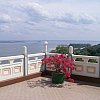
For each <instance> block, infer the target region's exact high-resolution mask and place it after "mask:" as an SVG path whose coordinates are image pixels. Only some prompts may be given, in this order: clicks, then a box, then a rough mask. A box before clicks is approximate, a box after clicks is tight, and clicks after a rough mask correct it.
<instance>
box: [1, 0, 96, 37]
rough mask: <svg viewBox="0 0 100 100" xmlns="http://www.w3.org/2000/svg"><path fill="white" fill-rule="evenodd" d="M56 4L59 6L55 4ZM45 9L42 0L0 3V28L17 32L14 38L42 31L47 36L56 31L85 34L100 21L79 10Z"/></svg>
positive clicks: (8, 32)
mask: <svg viewBox="0 0 100 100" xmlns="http://www.w3.org/2000/svg"><path fill="white" fill-rule="evenodd" d="M35 1H36V0H35ZM38 1H39V0H38ZM52 2H53V1H52ZM59 2H60V1H59ZM63 2H64V1H63ZM0 5H1V4H0ZM54 5H55V6H56V3H54ZM49 7H52V6H49ZM46 8H47V7H45V5H42V3H41V2H40V3H35V2H33V0H26V2H25V1H24V0H21V1H20V0H17V1H14V0H11V1H10V0H9V2H7V3H3V5H2V6H0V29H1V30H0V31H2V32H5V34H11V33H12V34H13V33H14V34H13V36H15V37H16V36H22V37H25V38H28V37H29V38H35V37H37V38H38V37H39V35H41V34H42V35H43V36H44V35H46V36H45V38H46V37H50V36H51V35H52V34H54V36H58V37H59V38H60V37H62V38H64V37H63V36H65V35H64V34H66V33H67V34H68V33H74V32H76V33H77V32H79V33H81V31H82V33H83V32H84V30H85V29H87V30H88V32H89V31H90V32H91V27H90V26H91V25H94V24H95V23H97V19H96V18H95V17H93V15H90V14H88V13H86V12H84V11H82V12H83V13H81V12H77V13H76V12H75V11H74V12H73V11H69V10H64V9H61V8H59V9H60V10H58V9H55V8H52V11H50V10H48V9H46ZM49 9H50V8H49ZM53 10H54V11H53ZM84 26H85V27H84ZM95 31H96V30H95ZM51 33H52V34H51ZM15 34H16V35H15ZM62 34H63V35H62ZM33 35H34V36H33ZM32 36H33V37H32ZM52 37H53V36H51V38H52ZM19 38H20V37H19ZM40 38H42V37H40ZM35 39H36V38H35Z"/></svg>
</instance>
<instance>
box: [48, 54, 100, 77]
mask: <svg viewBox="0 0 100 100" xmlns="http://www.w3.org/2000/svg"><path fill="white" fill-rule="evenodd" d="M47 55H49V56H50V55H55V53H47ZM66 55H67V56H68V54H66ZM72 57H73V59H74V61H75V70H74V71H72V74H75V75H81V76H88V77H94V78H100V57H97V56H84V55H74V54H72ZM47 70H52V69H50V68H47Z"/></svg>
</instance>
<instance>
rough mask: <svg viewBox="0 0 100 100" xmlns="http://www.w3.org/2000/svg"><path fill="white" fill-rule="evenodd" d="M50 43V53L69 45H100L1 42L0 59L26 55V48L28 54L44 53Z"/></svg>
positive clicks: (33, 41) (77, 42) (81, 42)
mask: <svg viewBox="0 0 100 100" xmlns="http://www.w3.org/2000/svg"><path fill="white" fill-rule="evenodd" d="M45 41H47V42H48V52H49V51H51V50H53V49H55V48H56V47H57V45H69V44H87V43H88V44H91V45H96V44H99V43H100V41H80V40H27V41H16V40H11V41H0V57H6V56H16V55H21V54H23V53H24V46H26V47H27V49H28V54H34V53H42V52H44V43H45Z"/></svg>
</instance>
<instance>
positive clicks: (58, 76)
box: [42, 54, 74, 84]
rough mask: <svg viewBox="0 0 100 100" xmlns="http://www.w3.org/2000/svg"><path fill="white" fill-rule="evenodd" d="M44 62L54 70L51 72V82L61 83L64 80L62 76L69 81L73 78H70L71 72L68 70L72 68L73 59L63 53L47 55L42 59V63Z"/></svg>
mask: <svg viewBox="0 0 100 100" xmlns="http://www.w3.org/2000/svg"><path fill="white" fill-rule="evenodd" d="M45 63H46V67H48V68H52V69H54V70H55V71H54V72H53V73H52V83H55V84H61V83H63V82H64V78H68V79H69V80H70V81H73V79H71V78H70V76H71V73H70V71H69V70H68V69H69V68H70V69H71V70H74V60H73V59H71V60H70V59H68V57H67V56H66V55H65V54H60V55H57V54H56V55H54V56H49V57H47V58H43V59H42V64H45Z"/></svg>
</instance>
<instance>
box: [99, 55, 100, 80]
mask: <svg viewBox="0 0 100 100" xmlns="http://www.w3.org/2000/svg"><path fill="white" fill-rule="evenodd" d="M99 78H100V56H99Z"/></svg>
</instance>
